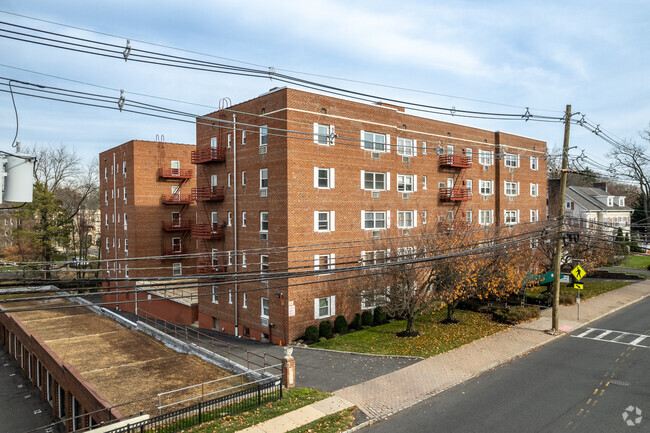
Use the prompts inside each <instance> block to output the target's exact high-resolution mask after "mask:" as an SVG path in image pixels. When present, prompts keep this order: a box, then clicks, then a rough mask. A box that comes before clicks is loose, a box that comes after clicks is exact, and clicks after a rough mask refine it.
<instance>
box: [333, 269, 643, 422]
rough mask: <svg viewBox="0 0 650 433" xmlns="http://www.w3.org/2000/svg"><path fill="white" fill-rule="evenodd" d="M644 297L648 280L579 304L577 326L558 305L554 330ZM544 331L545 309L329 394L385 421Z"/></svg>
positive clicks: (573, 313)
mask: <svg viewBox="0 0 650 433" xmlns="http://www.w3.org/2000/svg"><path fill="white" fill-rule="evenodd" d="M648 295H650V280H648V281H642V282H638V283H634V284H630V285H628V286H625V287H622V288H620V289H618V290H614V291H611V292H608V293H605V294H603V295H600V296H598V297H596V298H592V299H589V300H587V301H583V302H582V304H581V306H580V320H579V321H578V320H577V305H573V306H561V307H560V329H561V330H563V331H567V332H569V331H571V330H573V329H576V328H578V327H581V326H583V325H585V324H587V323H589V322H591V321H594V320H596V319H599V318H601V317H603V316H605V315H607V314H610V313H612V312H614V311H616V310H618V309H620V308H623V307H625V306H627V305H630V304H632V303H634V302H637V301H640V300H641V299H643V298H644V297H646V296H648ZM550 328H551V310H550V309H548V310H545V311H544V312H543V313H542V317H541V318H540V319H538V320H535V321H533V322H528V323H524V324H520V325H517V326H513V327H511V328H509V329H507V330H505V331H503V332H500V333H498V334H495V335H491V336H489V337H486V338H483V339H481V340H477V341H474V342H473V343H470V344H467V345H465V346H462V347H459V348H458V349H455V350H452V351H450V352H446V353H443V354H440V355H437V356H434V357H432V358H429V359H426V360H424V361H421V362H419V363H417V364H414V365H411V366H409V367H405V368H403V369H401V370H398V371H395V372H393V373H389V374H386V375H384V376H381V377H378V378H375V379H372V380H369V381H367V382H364V383H361V384H359V385H354V386H350V387H347V388H343V389H340V390H338V391H335V392H334V394H335V395H338V396H340V397H343V398H344V399H346V400H349V401H351V402H353V403H354V404H355V405H356V406H357V407H358V408H359V409H361V410H362V411H363V412H364V413H366V415H368V416H369V417H370V418H371V419H376V418H380V417H385V416H388V415H390V414H391V413H394V412H396V411H399V410H401V409H403V408H406V407H408V406H410V405H412V404H414V403H417V402H419V401H421V400H424V399H425V398H428V397H430V396H432V395H435V394H437V393H439V392H441V391H444V390H445V389H448V388H451V387H453V386H455V385H457V384H459V383H461V382H463V381H465V380H468V379H469V378H472V377H474V376H477V375H479V374H481V373H483V372H485V371H487V370H489V369H491V368H493V367H495V366H498V365H501V364H503V363H505V362H507V361H508V360H511V359H513V358H515V357H517V356H520V355H522V354H525V353H526V352H528V351H530V350H532V349H534V348H536V347H538V346H540V345H543V344H545V343H547V342H549V341H551V340H553V339H554V338H558V337H556V336H552V335H549V334H547V333H546V332H544V331H546V330H548V329H550Z"/></svg>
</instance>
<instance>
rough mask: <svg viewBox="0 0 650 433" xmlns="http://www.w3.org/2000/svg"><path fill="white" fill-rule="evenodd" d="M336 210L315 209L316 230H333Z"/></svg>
mask: <svg viewBox="0 0 650 433" xmlns="http://www.w3.org/2000/svg"><path fill="white" fill-rule="evenodd" d="M334 217H335V211H329V212H321V211H314V231H315V232H333V231H334Z"/></svg>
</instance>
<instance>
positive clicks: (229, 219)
mask: <svg viewBox="0 0 650 433" xmlns="http://www.w3.org/2000/svg"><path fill="white" fill-rule="evenodd" d="M231 226H232V212H228V227H231Z"/></svg>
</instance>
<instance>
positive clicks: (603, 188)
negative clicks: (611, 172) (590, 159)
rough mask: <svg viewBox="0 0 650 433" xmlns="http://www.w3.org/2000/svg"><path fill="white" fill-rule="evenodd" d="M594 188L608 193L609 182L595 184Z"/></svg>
mask: <svg viewBox="0 0 650 433" xmlns="http://www.w3.org/2000/svg"><path fill="white" fill-rule="evenodd" d="M594 188H600V189H602V190H603V191H605V192H607V182H595V183H594Z"/></svg>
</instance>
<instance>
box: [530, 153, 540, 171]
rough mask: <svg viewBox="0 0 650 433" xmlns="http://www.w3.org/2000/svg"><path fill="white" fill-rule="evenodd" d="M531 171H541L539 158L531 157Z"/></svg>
mask: <svg viewBox="0 0 650 433" xmlns="http://www.w3.org/2000/svg"><path fill="white" fill-rule="evenodd" d="M530 169H531V170H539V158H537V157H536V156H531V157H530Z"/></svg>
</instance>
